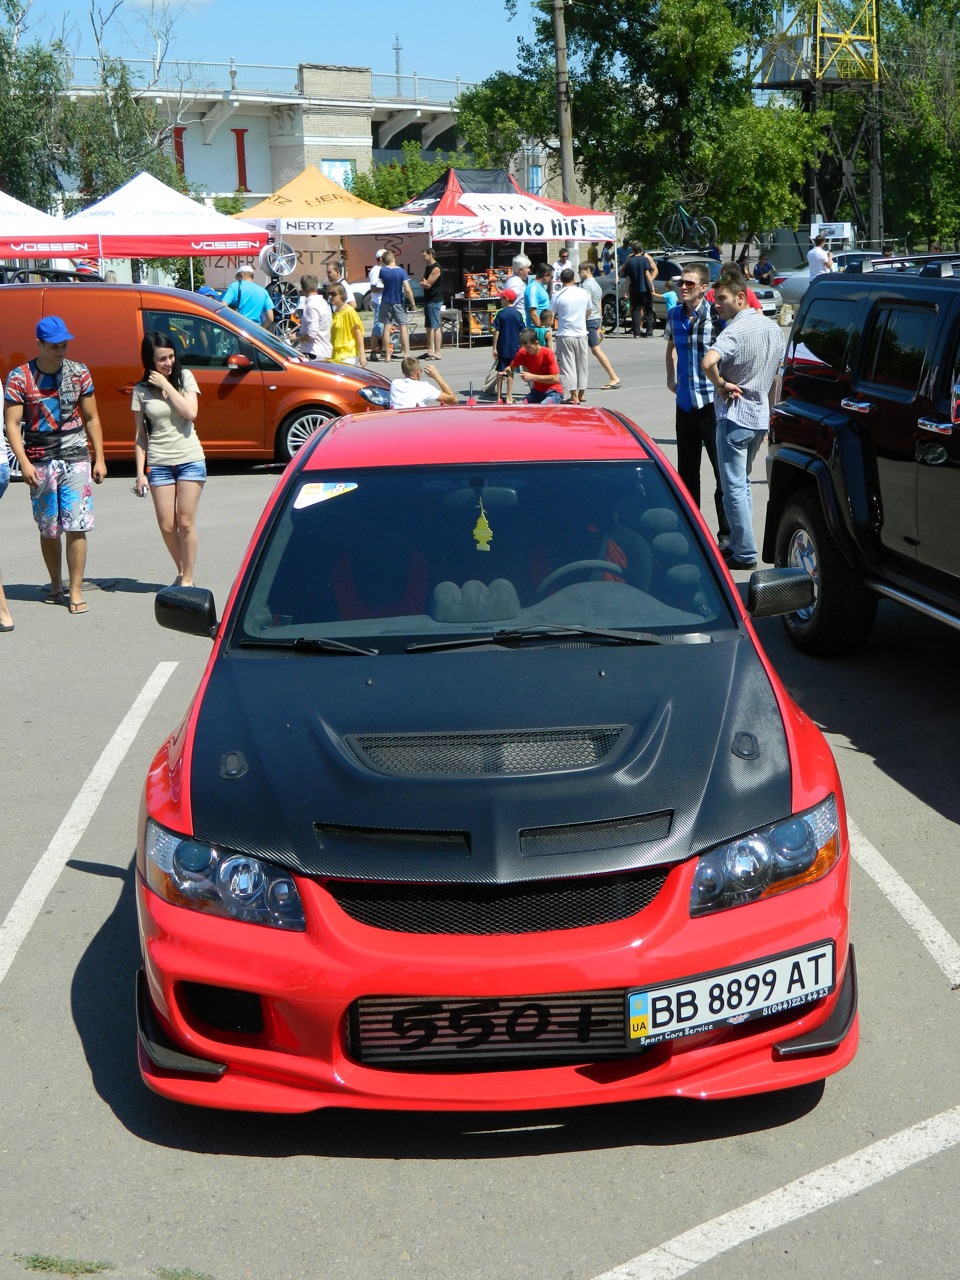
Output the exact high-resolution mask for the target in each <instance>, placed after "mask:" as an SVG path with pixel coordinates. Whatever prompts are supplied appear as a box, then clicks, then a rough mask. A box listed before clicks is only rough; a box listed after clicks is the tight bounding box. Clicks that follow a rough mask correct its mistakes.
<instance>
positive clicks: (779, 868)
mask: <svg viewBox="0 0 960 1280" xmlns="http://www.w3.org/2000/svg"><path fill="white" fill-rule="evenodd" d="M839 857H840V819H839V817H838V814H837V801H836V797H835V796H830V797H829V799H827V800H824V801H823V803H822V804H818V805H817V807H816V808H815V809H810V810H808V811H807V812H806V813H800V814H796V815H794V817H792V818H786V819H784V821H783V822H777V823H775V824H774V825H773V826H771V827H764V829H763V830H762V831H753V832H751V833H750V834H749V835H746V836H741V837H740V839H739V840H731V841H729V842H728V843H727V844H722V845H720V846H719V848H716V849H711V850H710V851H709V853H701V855H700V857H699V859H698V861H697V869H696V871H695V872H694V873H693V887H692V888H691V890H690V914H691V915H692V916H702V915H706V913H707V912H708V911H726V910H727V908H728V907H741V906H744V905H745V904H746V903H748V902H758V901H759V900H760V899H761V898H770V897H773V895H774V894H777V893H785V892H786V891H787V890H788V889H797V888H799V887H800V885H804V884H811V883H812V882H813V881H814V880H819V879H821V877H823V876H825V875H826V874H827V872H828V871H829V870H830V869H831V867H833V866H834V865H835V864H836V862H837V860H838V859H839Z"/></svg>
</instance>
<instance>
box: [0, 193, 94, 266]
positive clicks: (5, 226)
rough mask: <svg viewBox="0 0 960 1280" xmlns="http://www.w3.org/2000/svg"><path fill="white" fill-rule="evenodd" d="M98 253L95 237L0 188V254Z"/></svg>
mask: <svg viewBox="0 0 960 1280" xmlns="http://www.w3.org/2000/svg"><path fill="white" fill-rule="evenodd" d="M97 253H98V245H97V242H96V240H95V239H91V237H90V236H88V235H84V234H82V233H80V232H78V231H77V230H76V229H74V228H72V227H68V226H67V224H66V223H65V222H64V221H63V220H62V219H61V218H53V217H51V216H50V214H49V213H41V212H40V210H39V209H34V208H33V207H32V206H31V205H29V204H24V203H23V201H22V200H15V199H14V197H13V196H8V195H7V194H6V193H5V192H3V191H0V257H3V258H64V257H67V258H69V257H74V256H81V257H86V256H88V255H91V254H92V255H93V256H96V255H97Z"/></svg>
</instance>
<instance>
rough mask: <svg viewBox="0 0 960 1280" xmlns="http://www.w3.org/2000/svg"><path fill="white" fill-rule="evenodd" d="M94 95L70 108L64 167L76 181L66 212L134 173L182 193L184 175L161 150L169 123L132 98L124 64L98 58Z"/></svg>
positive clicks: (93, 200) (105, 192) (99, 196)
mask: <svg viewBox="0 0 960 1280" xmlns="http://www.w3.org/2000/svg"><path fill="white" fill-rule="evenodd" d="M99 89H100V91H99V93H97V94H96V95H95V96H93V97H89V98H82V99H78V100H77V101H76V102H74V103H72V104H71V108H72V109H71V111H70V114H69V129H70V137H71V143H72V145H71V149H70V154H69V157H68V161H67V165H68V167H69V169H70V171H71V172H72V173H73V175H74V176H75V177H76V179H77V181H78V187H79V189H78V191H76V192H75V193H74V194H73V195H72V196H71V197H69V198H68V204H69V207H70V212H74V211H75V210H77V209H84V208H86V207H87V205H90V204H95V203H96V201H98V200H100V199H102V198H103V197H104V196H106V195H109V193H110V192H111V191H115V190H116V189H117V188H118V187H121V186H123V184H124V183H125V182H128V181H129V180H130V179H131V178H133V177H135V176H136V175H137V174H138V173H141V172H146V173H152V174H153V176H154V177H155V178H159V179H160V181H161V182H165V183H166V184H167V185H168V186H171V187H175V188H176V189H177V190H180V191H186V184H185V183H184V180H183V176H182V174H181V173H180V172H179V170H178V169H177V166H176V163H175V161H174V159H173V157H172V156H171V155H170V154H169V152H168V151H167V150H166V143H167V137H168V132H169V128H170V125H169V123H168V122H166V121H164V120H162V119H161V117H160V115H159V113H158V112H157V110H156V108H155V107H154V106H153V104H152V103H146V102H144V101H143V100H142V99H139V98H138V97H137V95H136V90H135V88H134V86H133V85H132V84H131V83H130V75H129V72H128V70H127V67H126V65H125V64H124V63H123V62H121V61H120V60H119V59H117V58H109V57H105V58H103V59H102V60H101V69H100V86H99Z"/></svg>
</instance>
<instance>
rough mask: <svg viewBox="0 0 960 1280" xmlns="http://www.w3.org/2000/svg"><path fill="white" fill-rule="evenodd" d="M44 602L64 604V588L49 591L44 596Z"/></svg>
mask: <svg viewBox="0 0 960 1280" xmlns="http://www.w3.org/2000/svg"><path fill="white" fill-rule="evenodd" d="M43 603H44V604H63V603H64V597H63V591H62V589H61V590H60V591H48V592H47V594H46V595H45V596H44V597H43Z"/></svg>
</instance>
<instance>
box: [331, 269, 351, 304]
mask: <svg viewBox="0 0 960 1280" xmlns="http://www.w3.org/2000/svg"><path fill="white" fill-rule="evenodd" d="M334 284H338V285H339V286H340V288H341V289H343V290H344V292H345V293H346V295H347V305H348V306H350V307H356V305H357V300H356V298H355V297H354V296H353V290H352V289H351V288H350V286H349V285H348V284H347V281H346V278H345V277H344V274H343V268H342V267H341V266H340V264H339V263H338V262H328V263H327V286H328V287H329V286H330V285H334Z"/></svg>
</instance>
